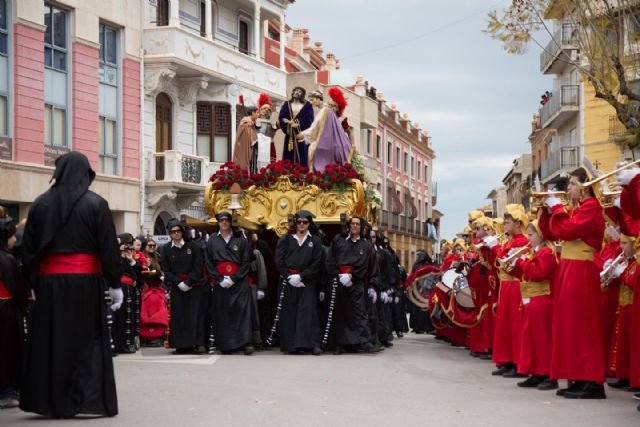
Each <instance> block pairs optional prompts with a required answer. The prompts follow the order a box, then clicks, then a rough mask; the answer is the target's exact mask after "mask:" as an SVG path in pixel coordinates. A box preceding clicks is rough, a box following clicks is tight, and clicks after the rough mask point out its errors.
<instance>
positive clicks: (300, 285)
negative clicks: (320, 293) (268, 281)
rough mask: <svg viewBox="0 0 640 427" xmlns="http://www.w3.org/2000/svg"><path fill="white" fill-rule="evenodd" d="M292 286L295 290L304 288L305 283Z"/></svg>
mask: <svg viewBox="0 0 640 427" xmlns="http://www.w3.org/2000/svg"><path fill="white" fill-rule="evenodd" d="M291 286H293V287H294V288H304V283H303V282H298V284H297V285H294V284H291Z"/></svg>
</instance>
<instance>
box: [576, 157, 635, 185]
mask: <svg viewBox="0 0 640 427" xmlns="http://www.w3.org/2000/svg"><path fill="white" fill-rule="evenodd" d="M638 164H640V160H636V161H633V162H629V163H627V164H626V165H624V166H621V167H619V168H617V169H614V170H612V171H611V172H609V173H605V174H604V175H601V176H599V177H596V178H594V179H592V180H591V181H587V182H583V183H582V184H580V185H581V186H582V187H583V188H586V187H591V186H592V185H594V184H597V183H599V182H602V181H604V180H605V179H609V178H610V177H612V176H613V175H616V174H617V173H618V172H621V171H623V170H625V169H629V168H631V167H633V166H636V165H638Z"/></svg>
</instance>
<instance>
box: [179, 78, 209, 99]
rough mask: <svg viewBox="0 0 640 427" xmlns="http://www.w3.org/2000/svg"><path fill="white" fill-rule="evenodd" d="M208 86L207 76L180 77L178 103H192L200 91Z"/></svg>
mask: <svg viewBox="0 0 640 427" xmlns="http://www.w3.org/2000/svg"><path fill="white" fill-rule="evenodd" d="M208 86H209V77H206V76H201V77H196V78H187V79H180V85H179V89H180V90H179V92H178V93H179V94H178V99H179V100H180V105H185V104H192V103H193V102H195V101H196V100H197V99H198V95H200V92H201V91H204V90H205V89H207V87H208Z"/></svg>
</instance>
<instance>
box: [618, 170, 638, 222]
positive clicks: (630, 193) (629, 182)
mask: <svg viewBox="0 0 640 427" xmlns="http://www.w3.org/2000/svg"><path fill="white" fill-rule="evenodd" d="M616 178H617V179H618V182H619V183H620V185H622V194H621V195H620V205H621V207H622V210H623V211H624V212H625V213H626V214H627V215H629V216H631V217H632V218H634V219H640V168H637V167H633V168H629V169H625V170H622V171H620V172H619V173H618V174H617V175H616Z"/></svg>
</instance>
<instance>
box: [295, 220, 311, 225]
mask: <svg viewBox="0 0 640 427" xmlns="http://www.w3.org/2000/svg"><path fill="white" fill-rule="evenodd" d="M296 222H297V223H298V224H309V220H308V219H299V220H297V221H296Z"/></svg>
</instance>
